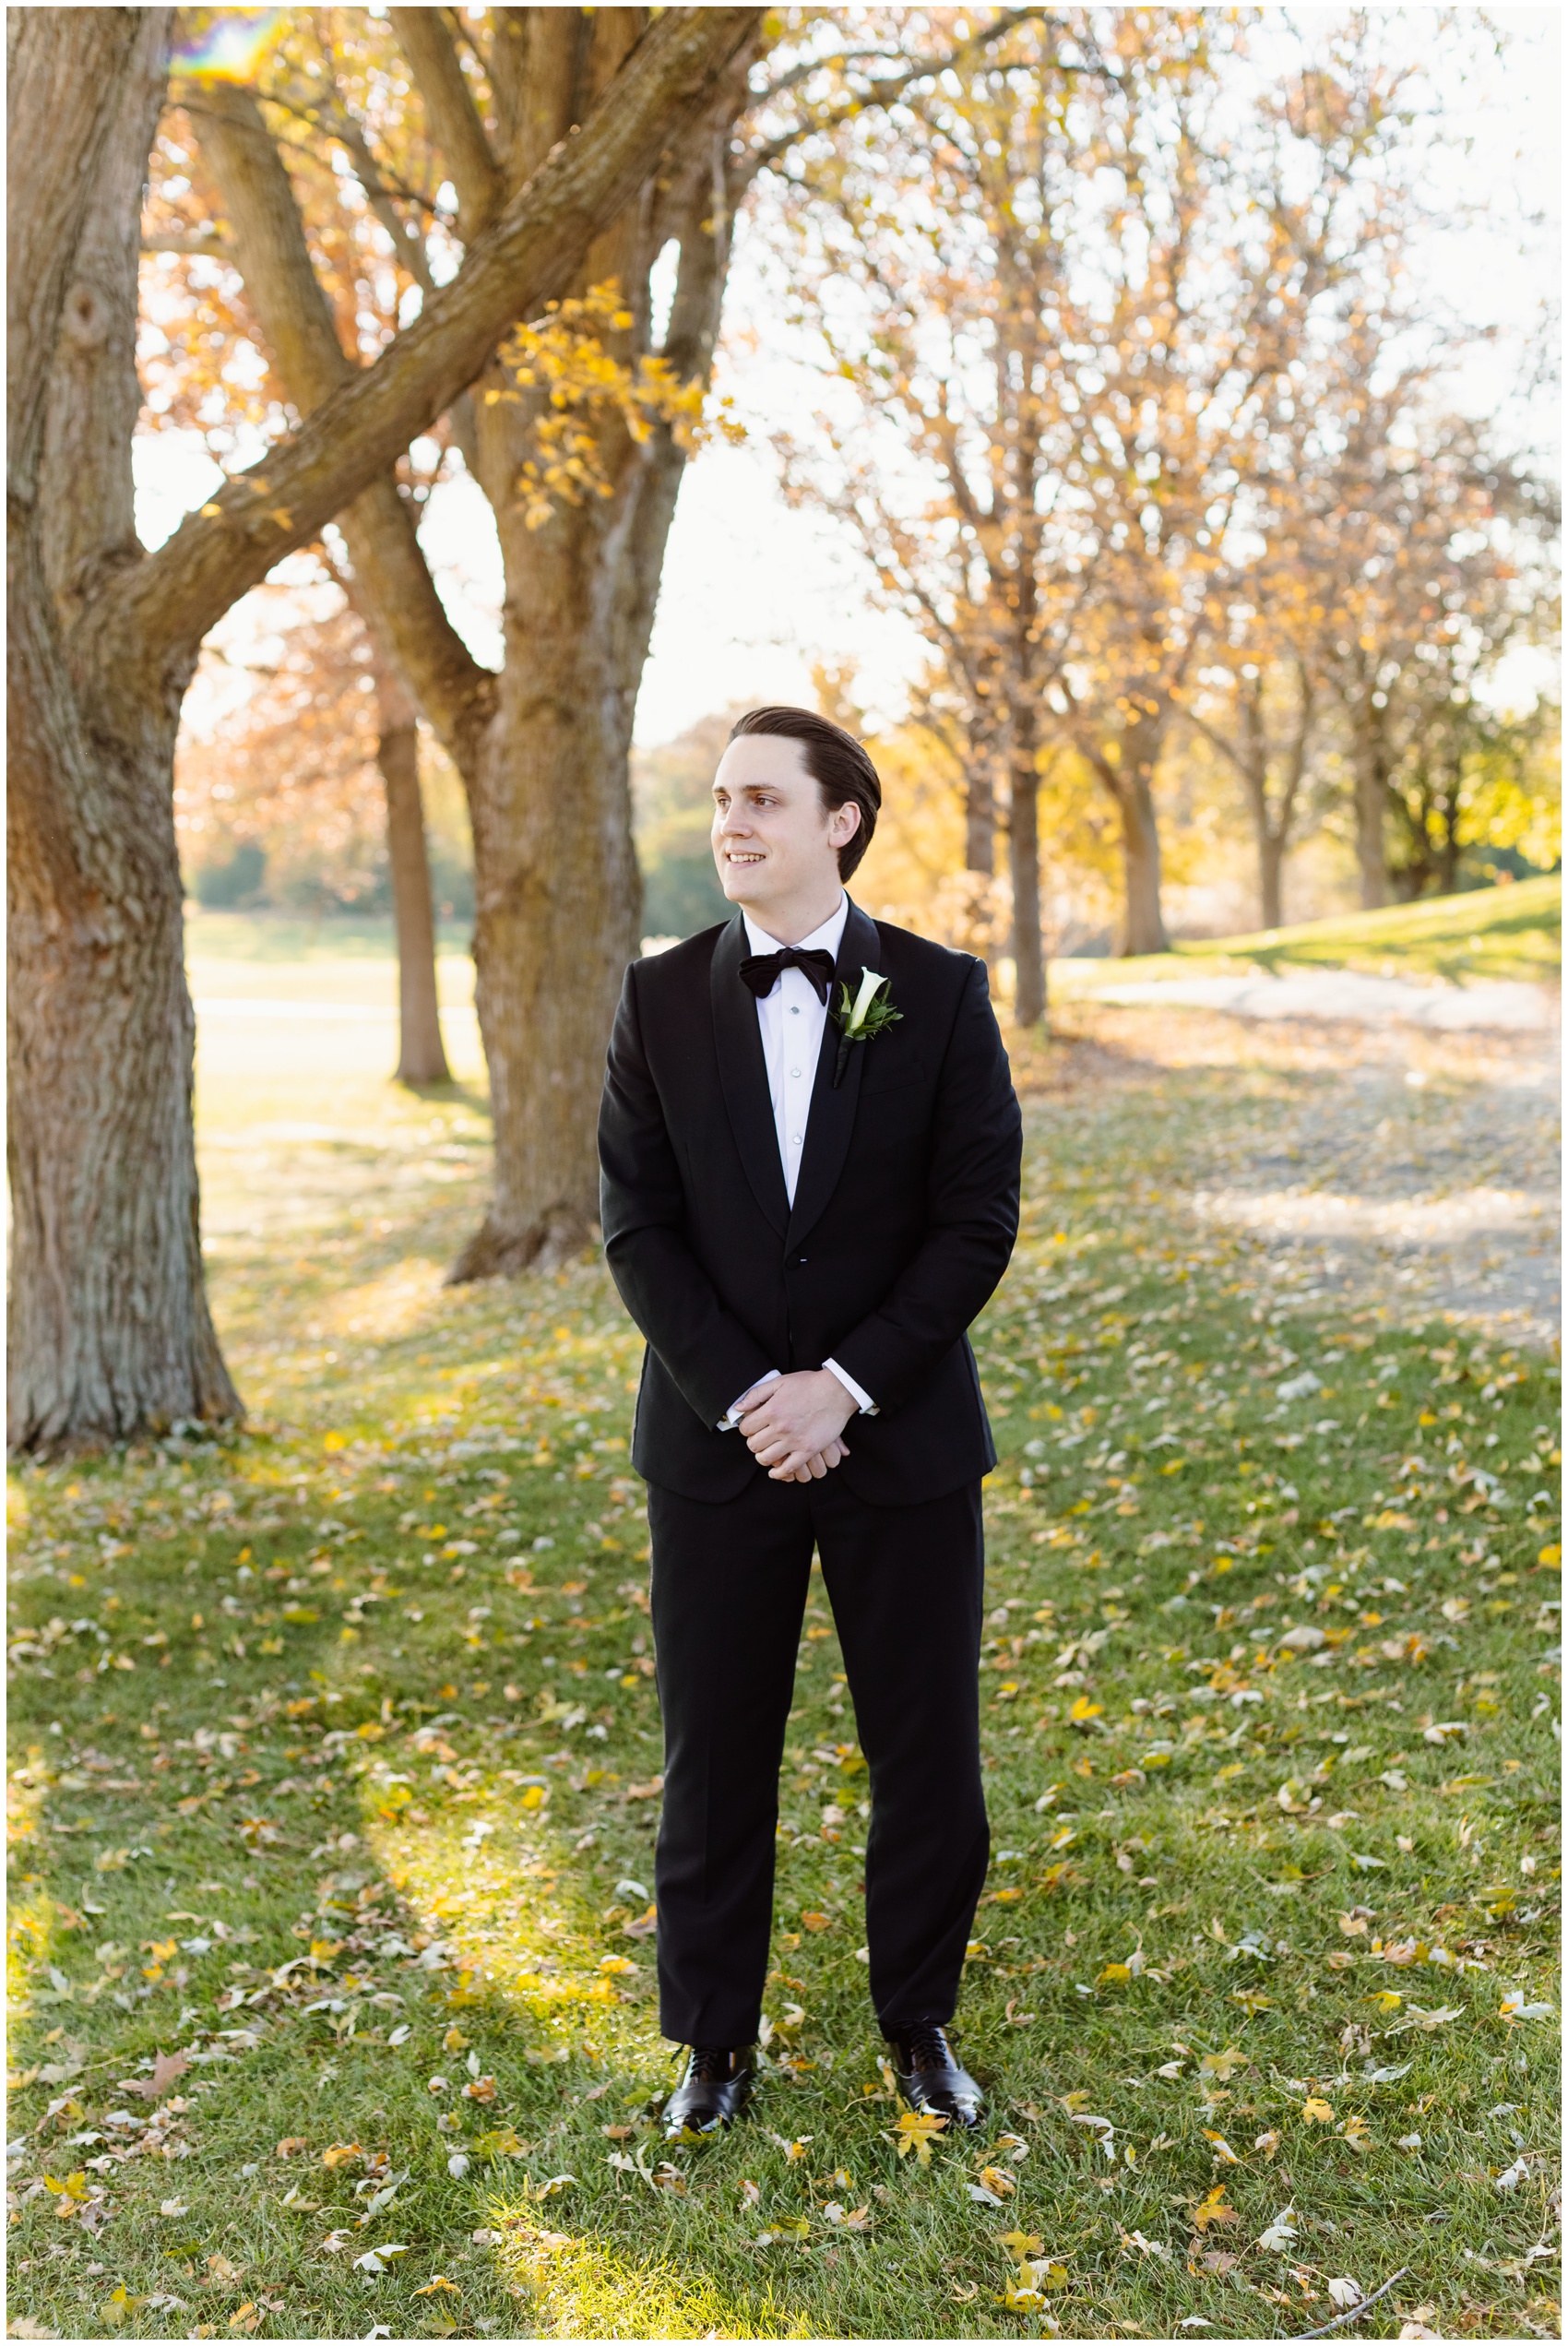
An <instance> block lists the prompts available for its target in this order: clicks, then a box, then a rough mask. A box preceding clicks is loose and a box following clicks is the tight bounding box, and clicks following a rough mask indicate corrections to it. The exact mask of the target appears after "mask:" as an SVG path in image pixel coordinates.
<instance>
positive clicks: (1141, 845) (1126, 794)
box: [1115, 761, 1170, 956]
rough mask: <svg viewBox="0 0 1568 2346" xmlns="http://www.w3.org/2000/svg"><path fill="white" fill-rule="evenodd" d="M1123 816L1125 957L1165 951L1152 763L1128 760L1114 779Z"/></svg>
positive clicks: (1167, 946) (1167, 942)
mask: <svg viewBox="0 0 1568 2346" xmlns="http://www.w3.org/2000/svg"><path fill="white" fill-rule="evenodd" d="M1115 798H1116V806H1117V811H1118V813H1119V814H1120V816H1121V817H1122V884H1123V928H1122V942H1121V944H1120V946H1119V947H1117V950H1118V951H1119V952H1120V953H1121V954H1123V956H1131V955H1134V954H1139V953H1169V952H1170V938H1169V937H1168V936H1167V935H1166V934H1165V913H1164V910H1163V908H1162V906H1161V903H1160V880H1159V822H1158V816H1156V814H1155V808H1154V789H1153V774H1152V768H1151V765H1150V764H1146V763H1142V762H1139V763H1133V762H1131V761H1129V763H1128V764H1127V765H1126V766H1124V767H1123V769H1122V771H1121V773H1120V775H1119V777H1118V783H1117V788H1116V791H1115Z"/></svg>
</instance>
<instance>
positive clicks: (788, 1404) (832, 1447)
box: [740, 1368, 856, 1483]
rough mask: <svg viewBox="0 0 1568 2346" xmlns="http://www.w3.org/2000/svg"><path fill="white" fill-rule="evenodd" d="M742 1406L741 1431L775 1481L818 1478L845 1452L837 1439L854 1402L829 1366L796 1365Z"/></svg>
mask: <svg viewBox="0 0 1568 2346" xmlns="http://www.w3.org/2000/svg"><path fill="white" fill-rule="evenodd" d="M751 1401H752V1396H751V1395H750V1394H748V1395H747V1396H746V1397H745V1402H743V1403H742V1415H741V1421H740V1424H741V1433H742V1435H743V1437H744V1439H745V1443H746V1447H747V1448H748V1449H749V1450H750V1451H751V1454H752V1456H753V1457H754V1459H756V1461H757V1464H758V1465H759V1466H766V1469H767V1471H768V1473H769V1475H770V1476H771V1477H772V1479H773V1481H774V1482H775V1483H810V1482H820V1481H821V1479H822V1477H823V1476H824V1475H825V1474H826V1473H827V1472H828V1471H829V1469H830V1468H832V1467H836V1466H837V1464H838V1461H839V1459H842V1458H847V1457H848V1456H849V1444H848V1443H847V1442H846V1441H844V1439H843V1438H842V1436H843V1431H844V1428H845V1426H846V1425H847V1424H848V1423H849V1420H850V1418H851V1417H853V1416H854V1414H855V1409H856V1404H855V1401H854V1399H853V1398H852V1396H851V1395H850V1394H849V1393H847V1392H846V1391H845V1389H844V1387H843V1386H842V1385H840V1384H839V1382H838V1379H837V1377H836V1376H835V1375H834V1374H833V1371H832V1370H831V1369H828V1368H812V1369H797V1370H795V1371H794V1372H793V1373H792V1374H791V1375H789V1376H780V1377H778V1378H776V1379H775V1380H774V1382H773V1383H772V1384H770V1385H766V1386H763V1387H760V1388H759V1389H758V1391H757V1394H756V1397H755V1401H754V1405H753V1406H751V1407H749V1408H748V1407H747V1406H746V1402H751Z"/></svg>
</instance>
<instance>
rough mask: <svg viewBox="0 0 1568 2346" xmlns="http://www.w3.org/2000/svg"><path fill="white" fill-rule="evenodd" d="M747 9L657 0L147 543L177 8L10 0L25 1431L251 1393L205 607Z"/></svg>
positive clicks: (664, 135)
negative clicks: (419, 289) (549, 136)
mask: <svg viewBox="0 0 1568 2346" xmlns="http://www.w3.org/2000/svg"><path fill="white" fill-rule="evenodd" d="M756 24H757V12H756V11H755V10H754V9H740V8H737V9H729V8H719V7H712V8H701V9H670V10H667V11H666V12H664V13H663V14H662V15H660V16H659V18H658V19H657V20H656V21H655V22H654V23H652V24H651V25H650V26H649V27H648V28H647V32H646V33H645V34H644V35H643V37H641V38H640V39H638V40H636V42H630V43H628V44H626V46H625V50H624V54H623V55H622V56H621V57H620V59H619V63H618V65H617V69H616V70H615V71H614V73H613V74H612V76H609V77H606V81H605V82H604V84H602V85H601V93H602V94H601V95H600V101H599V102H598V103H597V104H596V105H594V106H593V107H592V108H591V110H590V111H588V113H587V118H586V119H585V120H584V121H583V123H582V125H581V128H580V129H579V131H578V132H577V135H576V136H575V137H564V139H562V140H560V141H559V142H558V143H557V144H556V145H555V146H554V149H553V150H552V151H544V152H536V156H535V160H536V162H537V168H536V169H534V170H533V171H532V172H531V173H529V175H527V176H523V177H519V178H518V179H517V180H516V182H515V183H514V184H513V185H512V186H511V188H510V190H509V192H507V193H505V196H503V197H502V199H501V200H500V201H499V202H498V203H497V204H496V205H495V206H494V207H493V209H492V212H491V215H490V219H489V224H488V225H487V226H486V227H485V228H484V229H483V230H482V231H480V232H476V233H475V235H474V236H473V238H472V239H471V241H470V242H469V244H467V246H466V248H465V252H464V256H463V259H462V263H461V266H460V267H459V268H457V272H456V274H455V275H454V276H453V277H451V279H450V280H448V281H447V282H446V283H445V284H442V285H439V286H437V287H436V288H435V289H434V292H432V293H431V294H430V295H429V296H428V297H427V298H426V299H425V301H424V303H423V305H422V309H421V311H420V314H419V315H418V316H416V317H412V318H411V320H410V323H408V324H407V325H406V326H405V327H403V328H402V330H400V331H399V333H398V335H397V336H396V337H395V338H394V339H393V340H392V341H391V342H390V343H389V344H388V346H387V347H386V349H385V350H384V351H382V352H381V353H380V355H379V356H378V357H377V358H376V359H375V360H374V363H370V364H368V365H362V366H355V365H353V364H352V363H351V362H350V361H348V360H347V358H346V357H345V373H344V375H343V378H342V379H341V380H340V382H339V384H338V386H337V387H335V388H334V389H333V390H332V391H331V392H330V394H329V395H328V396H327V398H325V399H322V400H321V401H320V402H319V403H318V404H315V405H314V406H313V407H312V411H311V412H310V413H309V414H308V415H307V416H305V417H303V420H302V422H301V423H299V424H298V425H297V426H296V427H295V428H294V429H293V430H291V432H290V433H288V434H287V435H286V436H284V437H283V438H282V439H281V440H279V442H278V443H277V445H276V446H274V447H272V448H271V449H270V450H269V451H268V453H267V456H266V458H265V459H264V460H263V461H262V462H261V463H260V464H259V465H256V466H254V467H251V468H249V469H247V470H244V471H241V472H239V473H238V474H236V475H235V476H234V477H233V478H232V479H231V480H230V481H229V482H227V483H226V485H225V486H224V487H223V488H222V489H221V490H220V492H219V493H218V494H217V495H216V496H214V497H212V498H211V499H209V500H208V503H207V504H206V506H204V507H203V508H202V510H201V511H200V512H199V513H195V514H192V515H190V516H189V517H188V518H187V519H186V520H185V521H184V524H183V525H182V527H181V528H180V529H179V530H177V531H176V532H175V533H174V535H173V536H172V538H171V539H170V540H169V541H168V542H166V543H165V544H164V545H162V546H160V548H159V549H158V551H157V552H156V553H153V554H148V553H147V552H145V550H144V549H143V548H142V547H141V546H140V544H139V543H138V542H137V537H136V533H135V530H134V526H133V520H132V505H131V465H130V456H131V438H132V434H133V431H134V429H135V425H136V420H137V411H138V408H139V405H140V400H141V392H140V387H139V384H138V382H137V374H136V364H135V352H136V321H137V269H138V263H139V258H140V254H139V245H140V225H141V208H142V196H143V189H144V185H145V181H146V176H147V169H148V154H149V151H150V149H151V145H152V140H153V137H154V133H155V129H156V125H157V122H158V119H159V115H160V111H161V109H162V107H163V104H164V102H165V84H166V75H167V67H168V46H169V41H170V36H171V30H172V25H171V14H170V12H169V11H167V10H164V9H156V8H147V9H114V8H108V9H101V8H72V9H65V8H34V9H19V10H17V11H15V12H13V15H12V17H11V18H10V20H9V24H8V28H7V39H8V44H9V46H8V54H9V61H10V77H9V87H8V106H9V126H10V137H9V147H8V158H7V168H8V174H9V179H8V185H9V191H10V214H9V223H8V257H9V276H8V291H7V301H8V319H9V326H10V338H9V344H8V351H7V396H8V401H9V409H8V413H9V423H10V433H9V443H8V450H7V468H8V469H7V491H8V513H9V524H10V527H9V538H8V554H7V559H8V579H9V599H8V626H9V646H10V668H9V713H10V748H11V770H10V794H9V806H8V816H9V850H10V852H9V873H8V877H9V890H10V894H9V907H10V922H9V946H10V955H11V982H10V987H9V998H8V1011H9V1034H10V1128H9V1145H10V1162H11V1178H12V1196H13V1203H14V1212H15V1251H14V1257H13V1277H12V1300H11V1311H12V1321H11V1327H12V1365H11V1380H10V1400H11V1412H12V1415H11V1423H12V1435H13V1439H14V1440H15V1441H17V1442H18V1443H20V1444H23V1445H26V1446H51V1445H61V1444H65V1443H70V1442H80V1441H87V1440H92V1439H103V1438H113V1437H116V1436H120V1435H125V1434H128V1433H131V1432H133V1431H135V1430H136V1429H137V1428H138V1427H143V1426H147V1425H149V1424H160V1423H161V1424H168V1423H172V1422H175V1421H184V1420H199V1419H204V1418H213V1417H223V1416H227V1415H231V1414H232V1413H233V1411H234V1410H235V1409H236V1407H237V1402H236V1399H235V1395H234V1391H233V1387H232V1385H231V1383H230V1381H229V1378H228V1375H227V1374H226V1372H225V1370H224V1366H223V1363H222V1359H221V1356H220V1352H219V1348H218V1344H217V1340H216V1338H215V1335H214V1332H213V1328H212V1324H211V1320H210V1316H209V1315H208V1306H207V1302H206V1298H205V1294H204V1292H203V1286H202V1274H201V1254H200V1234H199V1210H198V1193H197V1184H196V1163H195V1151H194V1146H193V1137H192V1128H191V1080H192V1056H193V1022H192V1017H191V1007H190V999H189V994H188V992H187V989H186V985H185V980H184V959H183V936H182V893H181V884H180V871H179V859H178V854H177V851H176V846H175V837H174V825H173V809H172V764H173V752H174V741H175V733H176V731H177V728H178V723H179V713H180V704H181V700H182V697H183V695H184V689H185V686H186V685H187V683H188V681H189V678H190V675H191V672H192V669H193V667H194V665H195V661H196V654H197V650H198V649H199V646H200V643H201V640H202V637H203V636H204V635H205V634H206V632H207V630H208V628H209V627H210V626H211V625H213V624H214V622H215V621H216V620H217V619H218V618H219V617H220V615H221V613H223V612H224V611H225V610H227V609H228V608H229V606H230V605H231V604H232V602H233V601H236V600H237V599H238V597H239V596H241V595H242V594H244V592H245V591H246V590H247V589H249V588H251V587H252V586H254V585H255V584H256V583H257V582H258V581H259V580H260V579H262V578H265V577H266V576H267V573H268V572H269V571H270V570H271V569H272V568H273V567H274V566H275V565H276V564H277V563H278V562H279V559H280V558H281V557H282V556H283V555H284V554H287V553H288V552H290V550H291V549H292V548H293V547H296V546H299V545H303V544H307V543H309V542H311V541H312V540H314V539H315V537H316V536H317V535H318V534H319V532H320V531H321V530H323V528H324V527H325V526H326V525H327V523H328V522H329V521H330V520H331V519H332V518H333V517H334V516H335V515H336V514H339V512H342V511H344V510H346V509H347V508H349V507H350V506H353V504H354V503H355V501H356V500H357V499H359V498H360V497H361V496H362V495H363V494H366V493H371V494H377V492H376V484H377V483H385V484H386V490H387V492H388V493H389V494H390V496H391V497H392V499H393V500H394V501H395V500H396V488H395V484H394V482H393V468H394V467H395V465H396V463H397V460H398V456H399V455H400V454H401V452H402V451H403V450H404V449H406V448H407V447H408V446H409V444H410V441H411V440H412V439H414V438H415V437H416V436H417V435H419V434H420V433H422V432H424V431H427V430H428V429H429V428H430V426H431V425H432V424H433V423H434V421H435V420H436V418H438V417H439V416H441V415H443V414H445V413H446V412H447V411H449V410H450V409H451V407H452V405H453V403H454V401H455V400H457V399H458V397H459V395H460V394H461V393H462V392H463V390H464V389H465V388H466V387H467V386H469V384H471V383H473V382H474V381H475V379H476V377H478V376H479V375H481V373H482V371H483V370H484V369H485V368H486V366H487V365H488V364H489V363H490V361H491V357H492V353H493V351H494V350H495V348H496V345H497V343H498V342H499V340H500V339H502V337H503V336H504V335H505V332H506V330H507V328H508V327H509V326H510V325H511V324H512V322H513V321H514V320H517V319H519V318H527V317H532V316H538V315H539V314H540V311H541V309H542V308H543V306H544V304H545V303H546V302H548V301H549V300H551V299H552V298H559V297H560V296H561V295H563V294H564V292H566V291H567V290H568V289H569V287H570V285H571V283H572V282H573V280H574V278H575V276H576V273H577V272H579V271H580V270H581V269H582V268H583V265H584V262H585V260H586V258H587V256H588V254H589V252H590V250H591V249H592V247H593V244H594V242H595V239H596V237H598V236H599V235H600V233H601V232H604V230H605V229H606V228H607V226H608V225H609V224H610V223H612V222H614V221H615V220H619V219H620V218H621V216H622V215H623V213H624V211H625V209H626V208H627V206H628V205H629V204H631V203H632V202H633V200H634V198H635V197H636V195H637V191H638V190H639V189H641V188H643V187H644V186H645V185H647V181H648V178H649V175H650V173H655V172H656V171H657V170H658V168H659V159H660V158H661V157H662V156H663V155H665V154H666V153H667V152H668V151H669V150H670V149H671V142H672V141H673V142H676V143H677V144H678V143H679V140H680V138H681V136H682V134H683V130H684V127H685V125H687V124H688V123H689V122H692V121H695V120H700V119H701V118H702V117H703V116H704V115H705V114H706V113H707V112H708V110H709V109H711V107H712V105H713V103H714V99H715V92H716V90H717V89H719V86H720V85H721V84H722V83H724V82H725V80H726V77H728V76H729V75H730V74H731V70H732V65H733V60H734V59H735V57H736V55H737V54H738V52H740V51H741V50H742V49H743V48H744V46H745V45H746V44H747V43H749V42H752V41H753V40H754V37H755V31H756ZM529 86H530V87H532V86H533V85H531V84H530V85H529ZM386 510H387V511H388V513H390V506H388V507H387V508H386ZM398 516H399V517H401V516H402V508H401V506H400V505H399V506H398ZM401 527H402V518H399V519H398V528H399V529H401Z"/></svg>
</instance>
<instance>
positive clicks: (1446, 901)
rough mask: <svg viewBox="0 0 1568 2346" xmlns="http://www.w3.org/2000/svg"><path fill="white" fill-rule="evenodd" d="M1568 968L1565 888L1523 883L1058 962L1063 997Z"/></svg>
mask: <svg viewBox="0 0 1568 2346" xmlns="http://www.w3.org/2000/svg"><path fill="white" fill-rule="evenodd" d="M1246 969H1264V970H1269V971H1285V970H1307V969H1318V970H1363V971H1370V972H1371V973H1372V975H1374V976H1378V977H1391V978H1392V977H1399V978H1415V979H1423V978H1424V979H1444V980H1446V981H1448V982H1450V983H1451V984H1455V985H1463V984H1466V983H1467V982H1472V981H1474V980H1476V979H1478V978H1525V979H1531V978H1534V979H1552V978H1555V977H1556V976H1557V975H1558V973H1559V971H1561V969H1562V877H1561V875H1553V876H1551V877H1550V878H1547V879H1540V880H1522V881H1517V882H1515V884H1514V885H1513V886H1512V887H1490V888H1479V889H1474V890H1471V891H1470V892H1469V893H1467V894H1466V895H1463V896H1441V897H1433V898H1431V899H1428V900H1427V901H1425V902H1423V903H1420V904H1392V905H1388V906H1386V907H1385V908H1384V911H1381V912H1352V913H1348V914H1347V915H1345V916H1344V917H1343V918H1341V919H1337V920H1332V921H1308V922H1305V923H1302V925H1301V927H1300V928H1293V929H1264V930H1260V931H1259V932H1258V933H1257V934H1256V935H1253V936H1233V937H1219V938H1210V937H1206V938H1204V939H1203V940H1201V941H1199V942H1194V943H1192V944H1187V945H1178V946H1176V947H1173V949H1172V950H1171V951H1170V953H1160V954H1151V955H1147V956H1146V957H1144V958H1143V959H1136V960H1127V961H1105V960H1095V961H1087V960H1082V961H1065V960H1064V961H1057V962H1053V963H1052V965H1051V975H1052V978H1053V980H1054V981H1055V983H1056V986H1057V990H1058V992H1059V993H1061V994H1091V993H1094V992H1095V991H1097V989H1098V988H1099V986H1100V985H1103V984H1112V983H1113V984H1117V985H1122V984H1125V982H1127V980H1128V979H1129V978H1160V977H1190V976H1192V975H1194V973H1195V972H1202V973H1203V974H1204V975H1206V976H1222V975H1225V974H1227V973H1229V972H1231V971H1241V970H1246Z"/></svg>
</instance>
